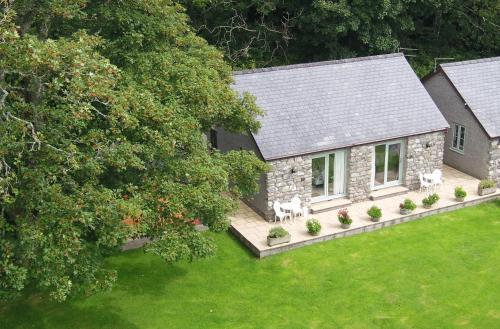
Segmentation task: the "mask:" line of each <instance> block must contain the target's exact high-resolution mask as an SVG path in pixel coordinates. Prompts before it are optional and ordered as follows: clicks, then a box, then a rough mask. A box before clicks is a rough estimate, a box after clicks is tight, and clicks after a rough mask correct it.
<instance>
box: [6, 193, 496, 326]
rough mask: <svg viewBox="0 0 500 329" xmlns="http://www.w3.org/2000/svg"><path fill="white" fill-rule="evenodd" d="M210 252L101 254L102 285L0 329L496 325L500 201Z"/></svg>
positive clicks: (10, 311)
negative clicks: (108, 274)
mask: <svg viewBox="0 0 500 329" xmlns="http://www.w3.org/2000/svg"><path fill="white" fill-rule="evenodd" d="M214 237H215V239H216V240H217V243H218V245H219V251H218V254H217V256H216V257H215V258H212V259H208V260H202V261H198V262H195V263H192V264H188V263H180V264H176V265H173V266H166V265H164V264H163V263H162V262H161V261H160V260H158V259H157V258H155V257H153V256H150V255H144V254H143V253H142V252H141V251H140V250H136V251H132V252H127V253H123V254H120V255H118V256H115V257H112V258H111V259H110V260H109V262H110V265H112V266H114V267H116V268H118V270H119V279H118V282H117V284H116V285H115V287H114V289H113V290H112V291H110V292H104V293H100V294H97V295H94V296H91V297H89V298H77V299H73V300H71V301H69V302H67V303H64V304H58V303H55V302H51V301H49V300H47V299H46V297H45V296H44V295H41V294H28V295H26V296H24V297H23V298H21V299H20V300H17V301H15V302H10V303H4V304H0V328H72V329H77V328H120V329H126V328H326V327H329V328H340V327H342V328H462V327H463V328H495V327H496V328H498V326H499V324H500V306H499V305H500V243H499V242H498V241H499V240H498V239H499V237H500V202H497V203H487V204H482V205H480V206H477V207H471V208H465V209H462V210H459V211H456V212H450V213H445V214H441V215H437V216H432V217H428V218H426V219H423V220H420V221H415V222H411V223H406V224H402V225H398V226H395V227H391V228H386V229H383V230H379V231H376V232H372V233H367V234H362V235H357V236H353V237H349V238H343V239H339V240H334V241H329V242H325V243H322V244H316V245H313V246H309V247H305V248H302V249H298V250H294V251H290V252H287V253H284V254H280V255H277V256H272V257H269V258H266V259H263V260H257V259H256V258H254V257H253V256H251V255H250V254H249V252H247V251H246V249H245V248H244V247H242V245H240V243H239V242H238V241H236V240H235V239H234V238H233V237H232V236H231V235H230V234H219V235H214Z"/></svg>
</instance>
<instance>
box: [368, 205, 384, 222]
mask: <svg viewBox="0 0 500 329" xmlns="http://www.w3.org/2000/svg"><path fill="white" fill-rule="evenodd" d="M366 213H367V214H368V216H370V218H373V219H380V217H382V209H380V208H379V207H377V206H371V208H370V209H368V211H367V212H366Z"/></svg>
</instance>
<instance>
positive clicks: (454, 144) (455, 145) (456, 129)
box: [450, 123, 466, 154]
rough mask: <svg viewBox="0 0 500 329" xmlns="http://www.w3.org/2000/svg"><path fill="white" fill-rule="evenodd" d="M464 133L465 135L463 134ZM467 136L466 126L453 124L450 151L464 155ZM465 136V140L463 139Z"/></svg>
mask: <svg viewBox="0 0 500 329" xmlns="http://www.w3.org/2000/svg"><path fill="white" fill-rule="evenodd" d="M462 132H463V134H462ZM465 134H466V128H465V126H463V125H461V124H458V123H453V136H452V139H451V146H450V149H451V150H452V151H455V152H457V153H460V154H464V150H465ZM462 135H463V138H462Z"/></svg>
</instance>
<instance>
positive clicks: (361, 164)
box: [347, 145, 373, 202]
mask: <svg viewBox="0 0 500 329" xmlns="http://www.w3.org/2000/svg"><path fill="white" fill-rule="evenodd" d="M372 157H373V145H362V146H354V147H352V148H351V149H350V152H349V155H348V158H347V195H348V196H349V199H351V201H352V202H359V201H363V200H367V199H368V197H369V196H370V192H371V179H372V161H373V160H372Z"/></svg>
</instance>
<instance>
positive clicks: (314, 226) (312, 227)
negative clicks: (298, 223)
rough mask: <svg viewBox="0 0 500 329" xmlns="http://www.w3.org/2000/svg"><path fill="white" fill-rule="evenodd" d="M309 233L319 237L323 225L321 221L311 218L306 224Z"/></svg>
mask: <svg viewBox="0 0 500 329" xmlns="http://www.w3.org/2000/svg"><path fill="white" fill-rule="evenodd" d="M306 227H307V232H309V233H310V234H312V235H317V234H319V232H320V231H321V224H320V222H319V220H317V219H315V218H311V219H309V220H308V221H307V222H306Z"/></svg>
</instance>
